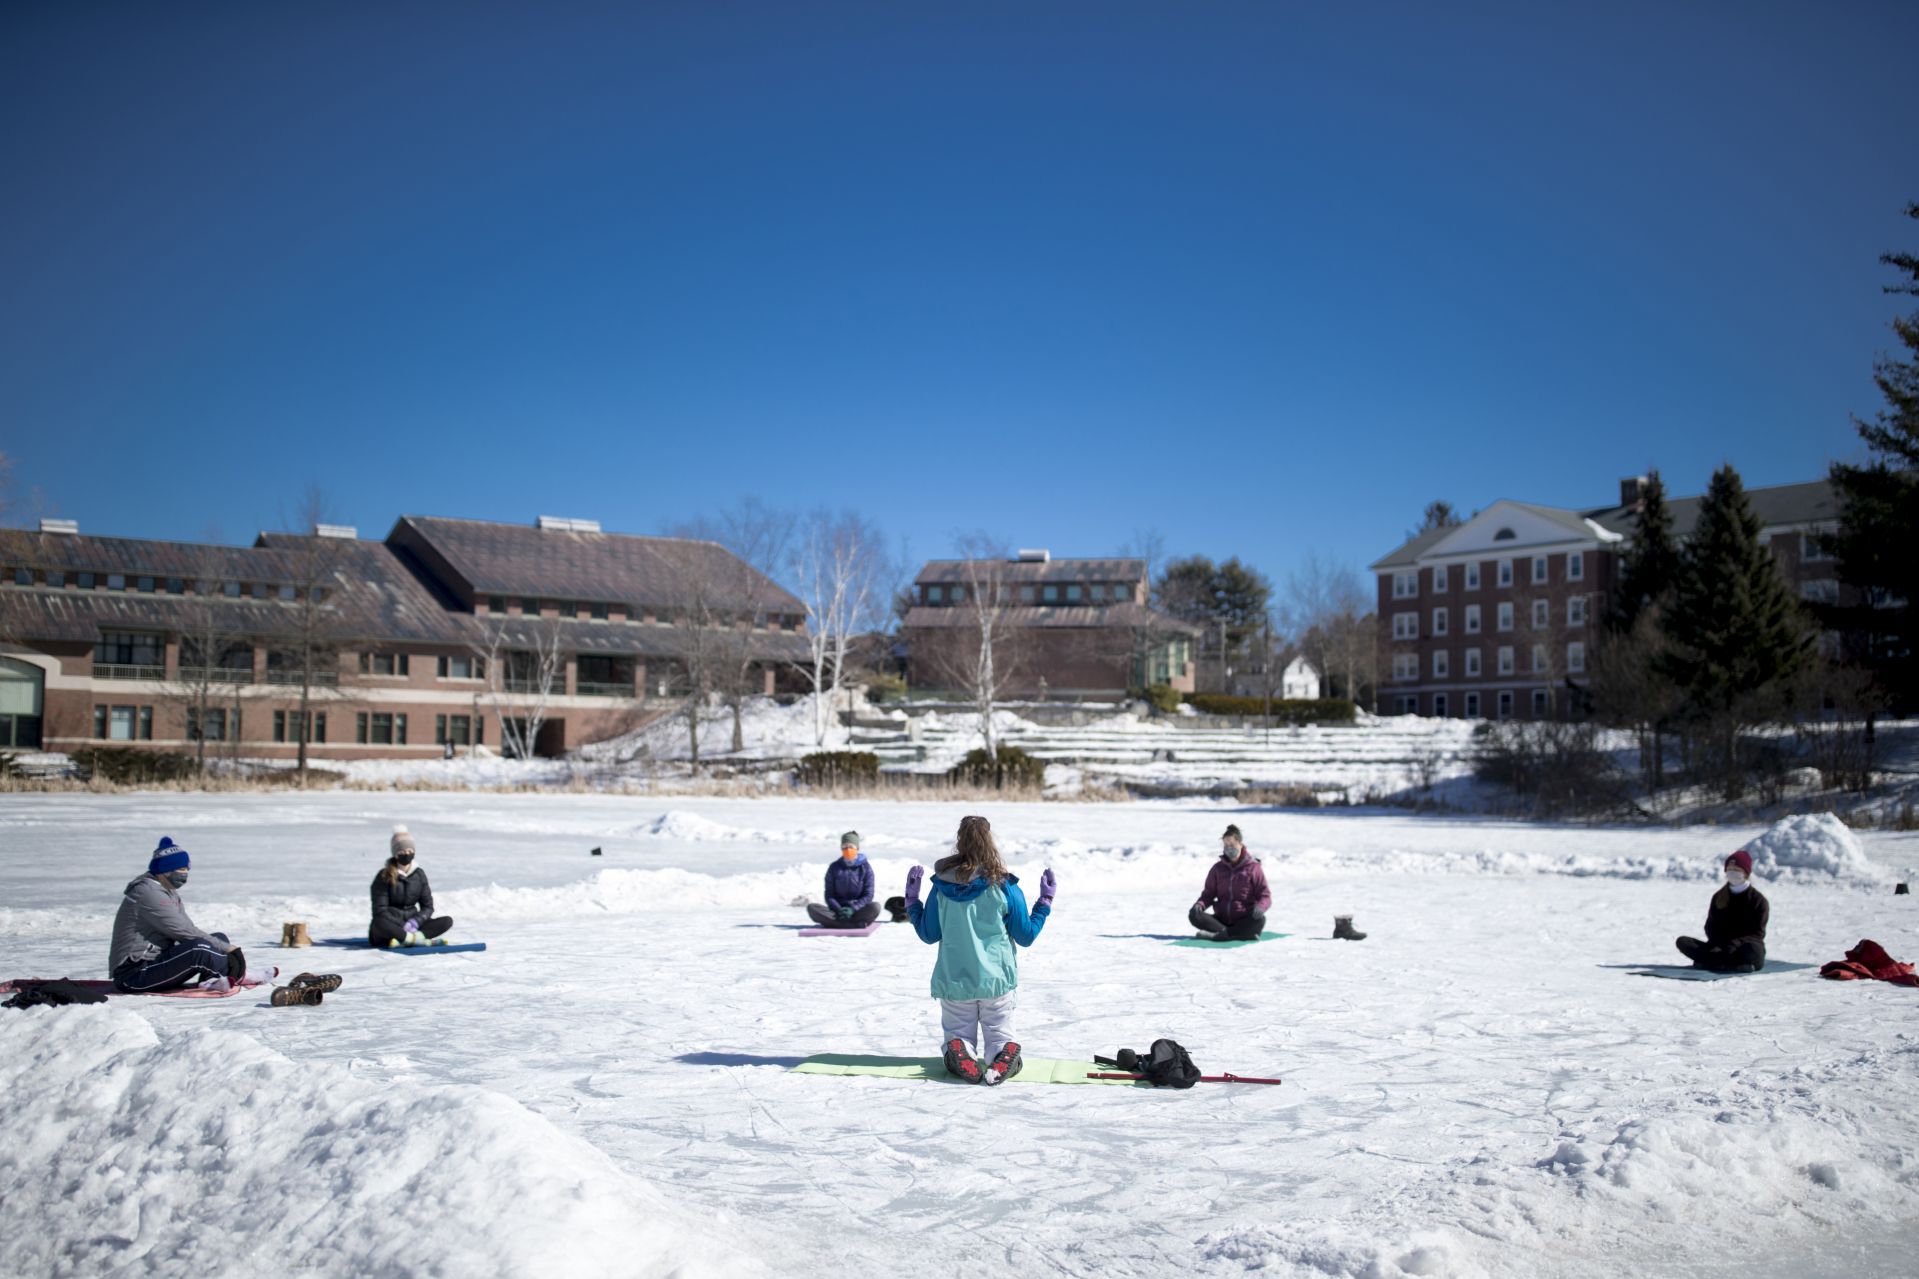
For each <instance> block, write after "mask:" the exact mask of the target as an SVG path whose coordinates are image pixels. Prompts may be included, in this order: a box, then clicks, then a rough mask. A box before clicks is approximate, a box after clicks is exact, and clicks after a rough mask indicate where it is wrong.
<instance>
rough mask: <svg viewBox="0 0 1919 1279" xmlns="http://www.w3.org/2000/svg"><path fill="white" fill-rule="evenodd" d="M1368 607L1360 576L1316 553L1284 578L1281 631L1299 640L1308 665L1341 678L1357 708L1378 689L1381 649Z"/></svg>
mask: <svg viewBox="0 0 1919 1279" xmlns="http://www.w3.org/2000/svg"><path fill="white" fill-rule="evenodd" d="M1367 605H1368V600H1367V597H1366V589H1365V587H1364V586H1363V585H1362V584H1361V582H1360V579H1359V574H1358V573H1356V572H1354V571H1353V570H1352V569H1350V568H1347V567H1345V566H1343V565H1339V564H1335V563H1333V562H1332V561H1331V560H1328V559H1326V558H1324V557H1322V556H1321V555H1320V554H1319V553H1318V552H1317V551H1314V552H1311V553H1309V554H1308V555H1307V557H1306V561H1305V563H1304V564H1302V565H1300V567H1298V568H1296V569H1294V570H1293V571H1292V572H1291V573H1288V574H1287V575H1286V590H1285V595H1284V599H1283V602H1282V604H1281V606H1280V623H1281V627H1282V629H1284V630H1286V631H1289V632H1291V633H1292V634H1294V635H1297V636H1299V647H1300V650H1301V651H1302V652H1303V653H1304V654H1305V656H1306V660H1307V661H1309V662H1311V663H1312V664H1313V665H1314V666H1317V667H1318V668H1319V669H1320V670H1321V671H1322V672H1324V673H1325V675H1326V677H1327V678H1328V679H1329V680H1331V679H1332V678H1333V677H1334V676H1335V675H1339V676H1343V677H1344V678H1343V681H1342V682H1343V683H1344V685H1345V691H1346V696H1347V697H1348V698H1350V699H1351V700H1352V701H1354V702H1356V703H1357V702H1361V701H1363V700H1365V698H1366V692H1367V690H1369V689H1376V688H1377V685H1378V670H1379V643H1378V636H1377V635H1376V634H1375V628H1374V625H1373V617H1372V612H1371V610H1370V609H1369V608H1368V607H1367Z"/></svg>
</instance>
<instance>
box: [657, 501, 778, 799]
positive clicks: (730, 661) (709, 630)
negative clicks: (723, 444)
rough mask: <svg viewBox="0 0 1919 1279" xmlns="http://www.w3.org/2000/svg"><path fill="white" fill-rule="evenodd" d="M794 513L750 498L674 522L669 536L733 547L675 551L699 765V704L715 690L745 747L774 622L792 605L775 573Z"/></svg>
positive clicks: (678, 620)
mask: <svg viewBox="0 0 1919 1279" xmlns="http://www.w3.org/2000/svg"><path fill="white" fill-rule="evenodd" d="M793 525H794V521H793V517H792V516H791V515H789V514H787V513H785V512H783V511H776V510H773V509H771V508H769V507H766V506H764V505H762V504H761V503H760V502H758V501H756V500H754V499H751V498H749V499H747V500H746V501H743V502H741V503H739V504H738V505H737V506H735V507H733V508H731V509H730V510H727V511H725V512H723V513H721V514H720V515H719V516H718V517H716V518H711V519H708V518H701V519H697V520H692V521H688V522H687V523H684V524H681V525H678V526H676V527H675V528H674V529H673V530H672V533H671V535H672V536H674V537H677V538H681V539H684V540H687V541H690V542H708V543H712V544H714V545H716V546H719V547H721V548H723V549H724V550H726V551H727V552H729V554H726V555H714V554H710V553H702V552H701V551H700V549H699V548H697V547H686V548H681V549H682V551H683V553H682V554H680V555H678V556H676V557H675V558H676V562H677V563H678V565H679V567H678V569H677V571H676V577H677V578H678V583H679V588H678V594H679V595H680V597H681V599H682V600H683V601H684V607H682V608H680V609H678V610H677V612H676V617H675V625H676V628H677V629H678V630H679V631H680V635H681V647H682V650H683V652H684V654H685V657H686V661H687V668H688V674H689V676H691V677H692V678H691V679H690V681H689V682H690V683H691V685H692V687H691V690H690V700H689V703H688V710H687V731H688V733H689V734H691V738H692V741H691V749H692V754H693V761H694V763H696V764H697V763H698V762H699V749H700V745H699V707H700V706H701V705H702V704H703V703H704V702H705V701H706V697H707V694H708V693H712V692H717V693H718V694H719V695H720V697H721V700H722V701H723V702H724V703H725V705H726V706H727V708H728V709H729V710H730V711H731V712H732V717H733V747H732V749H733V750H734V751H735V752H738V751H742V750H744V749H746V731H745V707H746V698H747V697H748V696H750V695H752V694H753V693H755V692H756V691H758V689H759V688H762V687H764V684H765V675H764V670H765V655H764V652H763V650H764V649H765V647H766V645H765V643H764V642H763V639H762V637H763V636H764V635H765V633H766V630H767V622H768V620H769V619H770V618H771V617H773V616H774V615H776V614H781V613H784V612H785V611H786V609H787V608H788V607H789V606H788V605H787V603H786V598H785V597H786V592H784V591H783V590H781V589H780V587H779V586H778V585H777V584H776V583H775V582H774V580H773V574H774V573H776V572H779V571H780V570H781V569H783V568H785V567H786V566H787V565H788V564H789V563H790V560H791V556H790V554H789V551H790V548H791V546H792V541H793Z"/></svg>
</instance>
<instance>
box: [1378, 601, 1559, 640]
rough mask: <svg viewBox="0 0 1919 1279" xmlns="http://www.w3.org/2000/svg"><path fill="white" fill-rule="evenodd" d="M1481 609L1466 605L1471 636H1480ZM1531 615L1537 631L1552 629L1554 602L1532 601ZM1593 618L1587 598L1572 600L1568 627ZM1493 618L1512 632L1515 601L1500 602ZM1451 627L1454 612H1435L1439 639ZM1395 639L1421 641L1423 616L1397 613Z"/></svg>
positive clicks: (1434, 617) (1434, 625) (1394, 628)
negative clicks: (1420, 619)
mask: <svg viewBox="0 0 1919 1279" xmlns="http://www.w3.org/2000/svg"><path fill="white" fill-rule="evenodd" d="M1479 607H1480V606H1479V605H1477V604H1468V605H1466V608H1465V626H1466V634H1468V635H1477V634H1479V631H1480V620H1481V613H1480V611H1479ZM1531 613H1532V625H1533V629H1534V630H1536V631H1543V630H1546V629H1548V628H1550V627H1551V626H1552V603H1551V601H1549V600H1534V601H1533V602H1532V609H1531ZM1589 615H1590V614H1589V612H1588V601H1587V598H1586V597H1585V596H1584V595H1575V596H1573V597H1572V598H1571V599H1569V600H1567V601H1566V625H1568V626H1584V625H1585V624H1586V619H1587V617H1588V616H1589ZM1493 617H1494V624H1495V625H1496V626H1497V627H1498V629H1500V630H1502V631H1510V630H1512V629H1513V619H1514V617H1515V612H1514V608H1513V605H1512V602H1511V601H1504V602H1502V603H1500V604H1499V605H1498V607H1497V610H1496V611H1495V613H1494V615H1493ZM1451 628H1452V610H1450V609H1446V608H1436V609H1434V610H1433V614H1432V634H1433V635H1435V636H1439V635H1446V634H1449V633H1450V632H1451ZM1393 638H1394V639H1396V640H1411V639H1418V638H1419V614H1418V613H1412V612H1407V613H1394V614H1393Z"/></svg>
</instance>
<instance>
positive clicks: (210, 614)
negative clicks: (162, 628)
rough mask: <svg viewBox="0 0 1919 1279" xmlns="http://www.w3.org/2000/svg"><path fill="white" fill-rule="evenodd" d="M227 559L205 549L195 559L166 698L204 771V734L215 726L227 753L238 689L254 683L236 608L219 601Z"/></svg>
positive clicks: (249, 647) (234, 730)
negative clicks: (174, 707) (182, 722)
mask: <svg viewBox="0 0 1919 1279" xmlns="http://www.w3.org/2000/svg"><path fill="white" fill-rule="evenodd" d="M225 558H226V557H225V555H224V553H223V552H222V551H221V550H219V549H218V548H216V547H211V546H209V547H206V548H204V549H203V550H201V552H200V553H199V555H198V556H197V557H196V559H195V562H194V570H193V578H192V579H191V580H190V581H188V582H187V583H186V587H187V592H188V593H187V595H186V597H185V598H184V599H182V600H181V601H180V603H179V605H178V606H177V607H176V609H175V616H176V617H178V618H179V629H178V635H179V639H180V655H179V661H178V662H177V663H176V666H175V674H174V678H173V679H172V680H171V681H169V682H168V684H167V689H166V694H165V696H166V697H167V698H168V700H170V701H172V702H173V703H174V704H175V705H177V706H178V707H180V712H181V716H182V718H183V719H184V720H185V725H186V735H187V737H188V738H189V739H190V740H191V741H192V742H193V755H194V762H195V764H196V765H197V767H198V768H199V770H200V771H201V772H202V773H204V772H206V770H207V740H208V733H209V731H210V730H211V728H212V726H213V725H214V724H216V723H217V724H218V725H219V734H218V736H217V737H215V738H214V739H213V740H215V741H218V742H221V743H224V744H225V746H226V748H227V752H228V753H229V754H230V753H231V750H232V744H233V741H234V739H235V737H237V736H238V734H239V731H240V716H239V701H240V686H241V685H242V684H251V683H252V682H253V641H252V638H251V637H250V636H249V635H248V634H247V633H246V632H245V631H243V630H241V629H240V628H239V627H238V626H237V625H236V622H237V617H236V615H237V614H238V613H239V611H240V610H239V608H238V607H237V606H235V605H232V604H229V603H227V602H226V601H225V600H224V599H223V598H222V597H221V576H222V572H223V570H224V568H225Z"/></svg>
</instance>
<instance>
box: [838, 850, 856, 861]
mask: <svg viewBox="0 0 1919 1279" xmlns="http://www.w3.org/2000/svg"><path fill="white" fill-rule="evenodd" d="M859 855H860V850H859V849H857V848H851V847H848V848H842V849H840V856H841V857H844V858H845V859H846V860H847V861H849V862H850V861H852V860H853V859H854V858H855V857H858V856H859Z"/></svg>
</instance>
